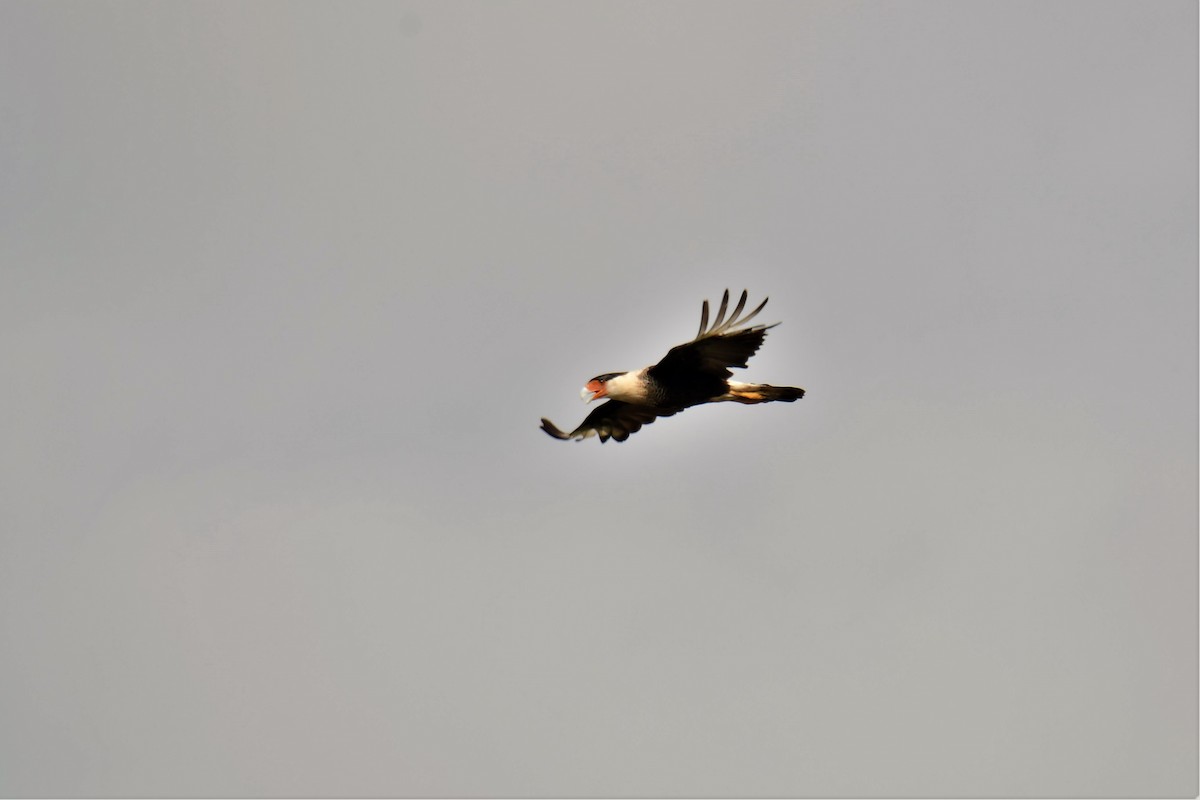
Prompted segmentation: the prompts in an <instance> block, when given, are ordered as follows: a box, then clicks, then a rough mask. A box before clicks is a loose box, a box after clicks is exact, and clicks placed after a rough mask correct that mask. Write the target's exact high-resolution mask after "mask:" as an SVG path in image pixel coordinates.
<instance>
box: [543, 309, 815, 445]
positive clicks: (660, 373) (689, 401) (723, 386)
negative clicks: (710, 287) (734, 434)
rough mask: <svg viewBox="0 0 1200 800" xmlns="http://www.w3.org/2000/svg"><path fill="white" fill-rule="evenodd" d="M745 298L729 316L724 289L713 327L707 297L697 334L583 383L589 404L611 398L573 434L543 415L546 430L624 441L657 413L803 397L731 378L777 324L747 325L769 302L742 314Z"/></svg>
mask: <svg viewBox="0 0 1200 800" xmlns="http://www.w3.org/2000/svg"><path fill="white" fill-rule="evenodd" d="M746 298H747V293H746V292H745V291H743V292H742V296H741V299H740V300H738V304H737V306H736V307H735V308H734V310H733V313H732V314H730V315H729V317H728V318H726V316H725V312H726V310H727V309H728V307H729V290H728V289H727V290H725V294H724V296H723V297H722V298H721V307H720V309H719V310H718V311H717V317H716V319H715V320H713V323H712V326H711V327H709V324H708V301H707V300H705V301H704V305H703V308H702V310H701V313H700V330H699V332H698V333H697V334H696V338H694V339H693V340H692V341H690V342H687V343H685V344H681V345H679V346H677V347H673V348H671V350H670V352H668V353H667V354H666V355H665V356H663V358H662V360H661V361H659V362H658V363H657V364H654V365H652V366H649V367H644V368H642V369H640V370H637V371H636V372H609V373H605V374H603V375H597V376H596V377H595V378H592V380H590V381H588V383H587V385H586V386H585V387H584V395H585V397H586V394H587V393H591V394H592V397H591V398H590V399H589V402H590V400H596V399H599V398H602V397H607V398H609V400H608V402H606V403H604V404H603V405H601V406H598V407H597V408H595V409H594V410H593V411H592V413H590V414H588V415H587V417H586V418H585V419H584V421H583V422H582V424H580V426H579V427H578V428H576V429H575V430H573V431H571V432H570V433H565V432H563V431H562V430H559V428H558V427H557V426H555V425H554V423H552V422H551V421H550V420H548V419H546V418H545V417H543V418H542V430H544V431H545V432H546V433H548V434H550V435H551V436H553V437H555V438H556V439H575V440H577V441H583V440H584V439H586V438H588V437H589V436H597V435H598V436H599V437H600V441H601V442H605V441H608V439H610V438H612V439H616V440H617V441H618V442H623V441H625V440H626V439H628V438H629V435H630V434H632V433H636V432H637V431H638V430H640V429H641V427H642V426H643V425H649V424H650V423H651V422H653V421H654V420H655V419H657V418H658V417H669V416H671V415H673V414H677V413H679V412H680V411H682V410H684V409H685V408H689V407H691V406H695V405H701V404H703V403H719V402H737V403H745V404H756V403H771V402H784V403H791V402H793V401H795V400H799V399H800V398H801V397H803V396H804V390H803V389H800V388H798V387H793V386H770V385H768V384H753V383H740V382H738V381H731V380H729V378H730V377H731V376H732V375H733V372H731V371H730V370H731V368H739V369H741V368H745V367H746V366H747V363H746V362H747V361H749V359H750V357H751V356H752V355H754V354H755V352H757V351H758V348H759V347H760V346H762V343H763V339H764V338H765V337H766V335H767V331H768V330H770V329H771V328H773V327H775V325H751V326H747V323H748V322H749V321H750V320H752V319H753V318H754V317H755V316H757V315H758V312H760V311H762V310H763V307H764V306H766V304H767V301H766V300H763V301H762V303H760V304H759V305H758V307H757V308H755V309H754V310H753V311H751V312H750V313H749V314H746V315H745V316H744V317H739V315H740V314H741V313H742V309H743V308H745V307H746ZM776 324H778V323H776Z"/></svg>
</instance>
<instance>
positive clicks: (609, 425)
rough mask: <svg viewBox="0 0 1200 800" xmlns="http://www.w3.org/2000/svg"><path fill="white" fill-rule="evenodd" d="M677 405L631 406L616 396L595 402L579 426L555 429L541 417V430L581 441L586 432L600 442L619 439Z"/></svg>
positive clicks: (663, 414) (673, 409)
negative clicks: (600, 402) (597, 403)
mask: <svg viewBox="0 0 1200 800" xmlns="http://www.w3.org/2000/svg"><path fill="white" fill-rule="evenodd" d="M682 410H683V409H680V408H655V407H653V406H635V405H631V404H630V403H623V402H621V401H620V400H609V401H608V402H607V403H604V404H602V405H599V406H596V408H594V409H592V413H590V414H588V415H587V417H586V418H585V419H584V420H583V422H581V423H580V425H579V427H578V428H576V429H575V430H573V431H571V432H570V433H564V432H563V431H561V430H559V429H558V428H557V427H556V426H555V424H554V423H553V422H551V421H550V420H548V419H546V418H545V417H542V430H544V431H545V432H546V433H548V434H550V435H551V436H553V437H554V438H555V439H574V440H575V441H577V442H582V441H583V440H584V439H586V438H588V437H589V436H596V435H599V436H600V441H601V442H607V441H608V440H609V439H610V438H612V439H616V440H617V441H618V442H623V441H625V440H626V439H628V438H629V434H631V433H637V432H638V431H639V430H641V429H642V426H643V425H649V424H650V423H651V422H654V420H656V419H658V418H659V417H669V416H671V415H672V414H677V413H679V412H680V411H682Z"/></svg>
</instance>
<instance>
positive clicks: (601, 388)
mask: <svg viewBox="0 0 1200 800" xmlns="http://www.w3.org/2000/svg"><path fill="white" fill-rule="evenodd" d="M624 374H625V373H624V372H606V373H604V374H603V375H597V376H596V377H594V378H592V379H591V380H590V381H588V382H587V383H586V384H584V387H583V388H582V389H580V390H579V396H580V397H582V398H583V399H584V400H586V401H587V402H589V403H590V402H592V401H593V400H599V399H600V398H602V397H608V382H609V381H611V380H612V379H613V378H619V377H620V376H622V375H624Z"/></svg>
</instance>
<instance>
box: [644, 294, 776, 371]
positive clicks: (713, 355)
mask: <svg viewBox="0 0 1200 800" xmlns="http://www.w3.org/2000/svg"><path fill="white" fill-rule="evenodd" d="M746 297H747V293H746V292H745V291H743V292H742V297H741V299H740V300H738V304H737V307H736V308H734V310H733V313H732V314H730V315H729V318H728V319H726V318H725V311H726V309H727V308H728V307H729V290H728V289H726V290H725V295H724V296H723V297H722V298H721V308H720V310H719V311H718V312H717V318H716V319H715V320H714V321H713V324H712V327H709V325H708V301H707V300H705V301H704V307H703V310H702V311H701V312H700V332H699V333H697V334H696V338H695V339H693V340H692V341H690V342H688V343H687V344H681V345H679V346H678V347H672V348H671V351H670V352H669V353H667V354H666V355H665V356H663V359H662V360H661V361H659V362H658V363H657V364H655V365H654V366H653V367H651V368H650V370H649V375H650V377H651V378H654V379H655V380H658V381H661V382H662V383H664V384H673V383H683V382H688V381H695V380H696V379H698V378H712V379H718V380H721V381H724V380H725V379H726V378H728V377H729V376H730V375H732V374H733V373H732V372H730V371H729V368H730V367H741V368H744V367H746V366H747V363H746V362H747V361H749V359H750V356H752V355H754V354H755V353H756V352H757V351H758V348H759V347H761V346H762V343H763V339H764V338H766V335H767V331H768V330H769V329H771V328H774V327H775V326H774V325H753V326H750V327H745V325H746V323H748V322H749V321H750V320H752V319H754V317H756V316H758V312H760V311H762V310H763V308H764V307H765V306H766V305H767V301H766V300H763V301H762V302H761V303H759V305H758V308H756V309H754V310H753V311H751V312H750V313H749V314H747V315H745V316H744V317H741V318H739V317H738V315H739V314H741V313H742V309H743V308H745V307H746Z"/></svg>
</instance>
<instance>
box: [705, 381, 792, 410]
mask: <svg viewBox="0 0 1200 800" xmlns="http://www.w3.org/2000/svg"><path fill="white" fill-rule="evenodd" d="M801 397H804V390H803V389H801V388H800V387H798V386H771V385H770V384H766V383H739V382H738V381H730V382H729V392H728V393H726V394H725V395H724V396H723V397H721V398H720V399H721V400H732V401H734V402H736V403H746V404H748V405H752V404H754V403H775V402H780V403H794V402H796V401H797V400H799V399H800V398H801Z"/></svg>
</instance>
